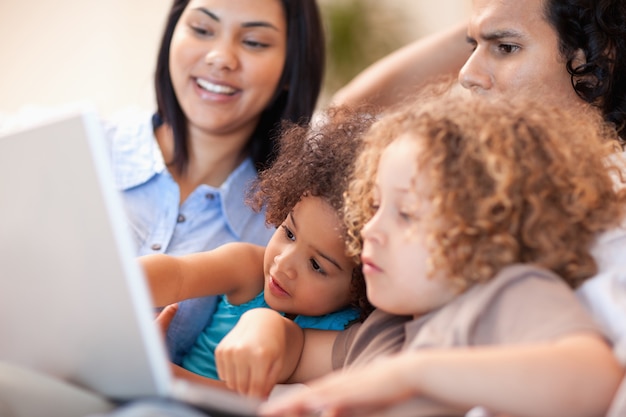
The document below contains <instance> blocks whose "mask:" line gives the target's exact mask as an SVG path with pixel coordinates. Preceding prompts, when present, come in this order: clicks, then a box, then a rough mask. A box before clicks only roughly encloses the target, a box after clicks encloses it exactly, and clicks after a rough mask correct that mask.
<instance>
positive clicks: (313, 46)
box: [154, 0, 325, 172]
mask: <svg viewBox="0 0 626 417" xmlns="http://www.w3.org/2000/svg"><path fill="white" fill-rule="evenodd" d="M188 4H189V0H174V2H173V4H172V7H171V9H170V13H169V15H168V17H167V21H166V24H165V30H164V32H163V37H162V39H161V45H160V47H159V52H158V56H157V65H156V71H155V79H154V86H155V91H156V100H157V106H158V107H157V113H158V115H159V116H160V117H161V119H162V120H163V122H164V123H167V124H168V125H169V126H170V127H171V129H172V132H173V135H174V157H173V160H172V161H171V163H172V165H173V166H174V168H175V169H176V170H178V171H179V172H183V171H184V170H185V168H186V167H187V163H188V162H189V149H188V144H187V118H186V116H185V114H184V113H183V110H182V108H181V107H180V104H179V103H178V99H177V98H176V94H175V93H174V87H173V86H172V80H171V77H170V67H169V56H170V43H171V41H172V35H173V33H174V28H175V27H176V24H177V23H178V20H179V19H180V16H181V15H182V13H183V11H184V10H185V7H187V5H188ZM281 4H282V5H283V10H284V12H285V16H286V21H287V55H286V59H285V67H284V68H283V73H282V76H281V78H280V80H279V82H278V87H277V90H276V92H275V94H274V98H273V99H272V100H271V102H270V104H269V106H268V107H267V108H266V109H265V110H264V111H263V113H262V114H261V119H260V121H259V124H258V125H257V127H256V129H255V131H254V133H253V134H252V136H251V137H250V140H249V142H248V147H249V152H250V156H251V157H252V159H253V161H254V163H255V166H256V168H257V170H260V169H263V168H265V167H266V166H269V165H270V164H271V162H272V160H273V158H274V145H275V140H276V138H275V136H276V135H275V130H276V129H277V128H279V127H280V122H281V121H282V120H287V121H290V122H294V123H299V124H304V123H307V122H308V121H309V120H310V118H311V116H312V114H313V111H314V109H315V105H316V103H317V98H318V96H319V92H320V89H321V85H322V79H323V76H324V65H325V45H324V30H323V26H322V20H321V16H320V11H319V8H318V6H317V3H316V2H315V0H281ZM285 86H289V88H287V89H285Z"/></svg>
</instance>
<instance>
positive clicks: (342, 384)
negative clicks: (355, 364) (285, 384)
mask: <svg viewBox="0 0 626 417" xmlns="http://www.w3.org/2000/svg"><path fill="white" fill-rule="evenodd" d="M398 359H399V358H394V359H391V358H384V360H379V361H375V362H373V363H371V364H368V365H367V366H364V367H361V368H358V369H352V370H348V371H344V372H333V373H331V374H329V375H327V376H325V377H322V378H320V379H318V380H316V381H314V382H311V383H310V384H308V389H303V390H298V391H294V392H293V393H290V392H287V393H285V394H283V395H280V396H278V397H277V398H276V399H273V400H270V401H269V402H267V403H265V404H263V405H262V406H261V410H260V414H261V415H263V416H285V415H289V416H310V415H324V416H326V415H328V416H339V415H350V416H352V415H366V414H369V413H374V412H376V411H378V410H381V409H384V408H386V407H389V406H391V405H393V404H397V403H399V402H402V401H403V400H406V399H409V398H412V397H414V396H415V395H416V394H415V392H414V391H413V390H412V387H411V386H410V385H408V384H407V383H406V378H403V375H404V374H406V373H407V372H410V368H408V369H407V367H406V366H405V364H404V363H403V362H402V360H398Z"/></svg>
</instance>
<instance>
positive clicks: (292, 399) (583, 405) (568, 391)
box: [263, 334, 624, 417]
mask: <svg viewBox="0 0 626 417" xmlns="http://www.w3.org/2000/svg"><path fill="white" fill-rule="evenodd" d="M623 373H624V370H623V369H622V368H621V367H620V365H619V363H618V362H617V361H616V359H615V357H614V356H613V355H612V353H611V350H610V348H609V347H608V346H607V344H606V343H605V342H604V341H603V340H601V339H600V338H598V337H597V336H595V335H590V334H576V335H572V336H568V337H565V338H563V339H561V340H559V341H555V342H551V343H545V344H534V345H527V346H499V347H495V346H494V347H472V348H454V349H445V350H443V349H433V350H420V351H414V352H404V353H401V354H398V355H396V356H393V357H388V358H381V359H380V360H377V361H375V362H373V363H371V364H370V365H368V366H364V367H360V368H358V369H352V370H348V371H344V372H342V373H333V374H331V375H328V376H326V377H325V378H323V379H320V380H319V381H316V382H315V383H312V384H310V390H307V391H304V392H295V393H293V394H289V393H287V394H285V395H284V396H281V397H279V398H277V399H276V400H273V401H270V402H269V403H267V404H266V406H265V407H264V408H263V411H264V413H263V415H267V416H274V415H293V416H297V415H307V413H308V412H310V411H319V410H320V409H326V410H328V411H329V412H331V414H332V412H334V411H336V412H338V413H339V414H341V413H342V412H345V411H350V413H352V414H354V413H357V414H358V413H365V412H367V411H372V410H376V409H380V408H381V407H389V406H391V405H397V404H400V403H403V402H405V401H406V400H409V399H412V401H416V402H419V401H435V402H439V403H443V404H446V405H448V406H450V407H453V408H456V409H458V410H460V411H467V410H469V409H470V408H471V407H472V406H475V405H481V406H483V407H485V408H487V409H488V410H491V411H493V412H496V413H504V414H510V415H515V416H544V417H549V416H555V417H559V416H568V417H576V416H581V417H582V416H601V415H604V414H605V413H606V410H607V408H608V406H609V404H610V402H611V399H612V397H613V395H614V393H615V391H616V389H617V387H618V384H619V383H620V380H621V378H622V376H623ZM350 413H349V414H350ZM333 415H335V414H333Z"/></svg>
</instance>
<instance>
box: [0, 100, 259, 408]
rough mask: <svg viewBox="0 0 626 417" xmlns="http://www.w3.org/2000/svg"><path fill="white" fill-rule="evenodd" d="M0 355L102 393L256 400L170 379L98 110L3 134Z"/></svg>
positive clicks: (246, 403) (195, 401)
mask: <svg viewBox="0 0 626 417" xmlns="http://www.w3.org/2000/svg"><path fill="white" fill-rule="evenodd" d="M0 285H1V288H2V289H1V290H0V358H1V359H2V360H3V361H7V362H12V363H15V364H19V365H22V366H24V367H27V368H31V369H34V370H37V371H40V372H44V373H46V374H49V375H52V376H55V377H58V378H61V379H63V380H65V381H68V382H71V383H73V384H75V385H77V386H80V387H84V388H87V389H89V390H92V391H95V392H97V393H99V394H101V395H103V396H105V397H107V398H109V399H112V400H116V401H126V400H132V399H139V398H144V397H165V398H174V399H177V400H181V401H184V402H187V403H190V404H192V405H194V406H196V407H199V408H202V409H204V410H206V411H208V412H209V414H210V415H213V416H254V415H255V409H256V407H257V406H258V404H259V401H256V400H253V399H249V398H246V397H243V396H239V395H237V394H234V393H232V392H230V391H226V390H222V389H219V388H210V387H206V386H199V385H193V384H190V383H186V382H183V381H181V380H176V379H175V378H174V377H173V376H172V374H171V371H170V368H169V359H168V357H167V353H166V349H165V346H164V340H163V337H162V335H161V333H160V332H159V330H158V328H157V326H156V324H155V323H154V320H153V319H154V314H153V309H152V301H151V296H150V292H149V289H148V287H147V284H146V282H145V280H144V276H143V275H142V271H141V268H140V267H139V265H138V263H137V262H136V259H135V249H134V247H133V244H132V243H131V236H130V231H129V230H128V225H127V222H126V217H125V212H124V210H123V206H122V202H121V196H120V195H119V193H118V191H117V190H116V189H115V187H114V183H113V177H112V172H111V168H110V163H109V154H108V150H107V146H106V143H105V138H104V134H103V131H102V127H101V124H100V121H99V118H98V116H97V114H96V112H95V111H93V110H89V109H87V110H80V111H72V112H69V113H66V114H63V115H57V116H56V117H54V118H51V119H48V120H47V121H45V122H38V123H37V124H35V125H33V126H30V127H28V128H21V129H19V130H13V131H11V132H5V133H4V134H2V135H0Z"/></svg>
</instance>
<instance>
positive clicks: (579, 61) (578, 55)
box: [572, 48, 587, 68]
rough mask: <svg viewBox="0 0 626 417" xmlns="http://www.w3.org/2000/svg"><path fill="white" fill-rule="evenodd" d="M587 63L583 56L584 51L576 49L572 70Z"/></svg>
mask: <svg viewBox="0 0 626 417" xmlns="http://www.w3.org/2000/svg"><path fill="white" fill-rule="evenodd" d="M586 63H587V57H586V56H585V51H583V50H582V49H581V48H578V49H577V50H576V52H575V53H574V59H572V68H578V67H580V66H581V65H585V64H586Z"/></svg>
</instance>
